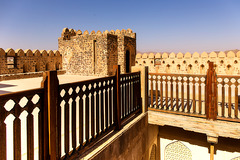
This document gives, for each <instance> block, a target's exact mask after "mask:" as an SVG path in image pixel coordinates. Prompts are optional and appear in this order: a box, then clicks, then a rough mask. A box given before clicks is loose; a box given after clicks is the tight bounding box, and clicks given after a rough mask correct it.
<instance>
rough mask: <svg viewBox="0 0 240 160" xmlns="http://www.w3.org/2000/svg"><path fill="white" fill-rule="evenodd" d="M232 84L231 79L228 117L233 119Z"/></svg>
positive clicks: (229, 83)
mask: <svg viewBox="0 0 240 160" xmlns="http://www.w3.org/2000/svg"><path fill="white" fill-rule="evenodd" d="M231 85H232V83H231V82H230V79H229V82H228V117H229V118H230V117H231V114H232V112H231V111H232V100H231V99H232V87H231Z"/></svg>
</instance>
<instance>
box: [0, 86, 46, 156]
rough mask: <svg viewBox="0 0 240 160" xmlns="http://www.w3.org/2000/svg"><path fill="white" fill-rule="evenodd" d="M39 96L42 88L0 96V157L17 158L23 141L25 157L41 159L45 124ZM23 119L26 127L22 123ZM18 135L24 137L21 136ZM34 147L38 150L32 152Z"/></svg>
mask: <svg viewBox="0 0 240 160" xmlns="http://www.w3.org/2000/svg"><path fill="white" fill-rule="evenodd" d="M43 96H44V89H42V88H39V89H33V90H27V91H22V92H15V93H8V94H4V95H0V113H1V116H0V159H2V160H5V159H7V158H8V159H15V160H20V159H21V152H22V150H21V144H25V147H26V148H27V159H34V158H38V159H43V152H44V146H43V142H44V138H43V136H44V127H46V126H44V112H45V111H46V110H45V109H46V108H44V106H43V102H44V97H43ZM23 121H24V122H25V124H26V126H23V124H24V123H22V122H23ZM11 124H12V125H11ZM23 128H24V129H25V130H26V131H27V134H25V135H21V133H24V132H21V131H22V130H23ZM36 128H37V129H38V131H37V130H36ZM35 132H37V133H35ZM11 135H12V137H11ZM22 136H26V138H27V139H22ZM36 136H37V137H36ZM36 140H37V141H36ZM7 141H9V142H8V143H7ZM10 142H12V144H11V143H10ZM35 147H37V148H38V152H36V151H34V148H35ZM7 152H8V153H11V154H10V155H9V154H7ZM7 155H8V156H7Z"/></svg>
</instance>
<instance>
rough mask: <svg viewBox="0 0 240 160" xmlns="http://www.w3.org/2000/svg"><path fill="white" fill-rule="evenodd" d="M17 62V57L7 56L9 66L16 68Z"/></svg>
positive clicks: (9, 67)
mask: <svg viewBox="0 0 240 160" xmlns="http://www.w3.org/2000/svg"><path fill="white" fill-rule="evenodd" d="M14 64H15V57H7V68H8V69H11V68H14Z"/></svg>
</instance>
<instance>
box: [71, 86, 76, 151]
mask: <svg viewBox="0 0 240 160" xmlns="http://www.w3.org/2000/svg"><path fill="white" fill-rule="evenodd" d="M75 90H76V88H73V93H72V94H73V95H72V97H73V101H72V117H71V118H72V148H73V150H74V151H75V149H76V97H77V96H76V91H75Z"/></svg>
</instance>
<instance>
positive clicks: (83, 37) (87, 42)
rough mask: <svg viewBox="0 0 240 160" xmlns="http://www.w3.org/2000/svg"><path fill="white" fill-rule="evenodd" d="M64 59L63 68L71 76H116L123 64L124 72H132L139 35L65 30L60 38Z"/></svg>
mask: <svg viewBox="0 0 240 160" xmlns="http://www.w3.org/2000/svg"><path fill="white" fill-rule="evenodd" d="M58 48H59V51H60V53H61V54H62V57H63V69H64V70H66V73H68V74H78V75H84V76H93V75H94V76H107V75H113V65H117V64H118V65H121V72H122V73H126V72H131V66H134V65H135V57H136V33H133V32H132V30H131V29H127V30H125V29H123V30H122V31H120V30H116V31H114V30H111V31H110V32H109V31H107V30H106V31H104V32H103V33H102V32H101V31H97V33H95V31H92V32H91V33H90V34H89V32H88V31H87V30H86V31H85V32H84V33H83V34H82V31H81V30H78V31H76V30H74V29H68V28H64V29H63V31H62V34H61V37H60V38H58Z"/></svg>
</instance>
